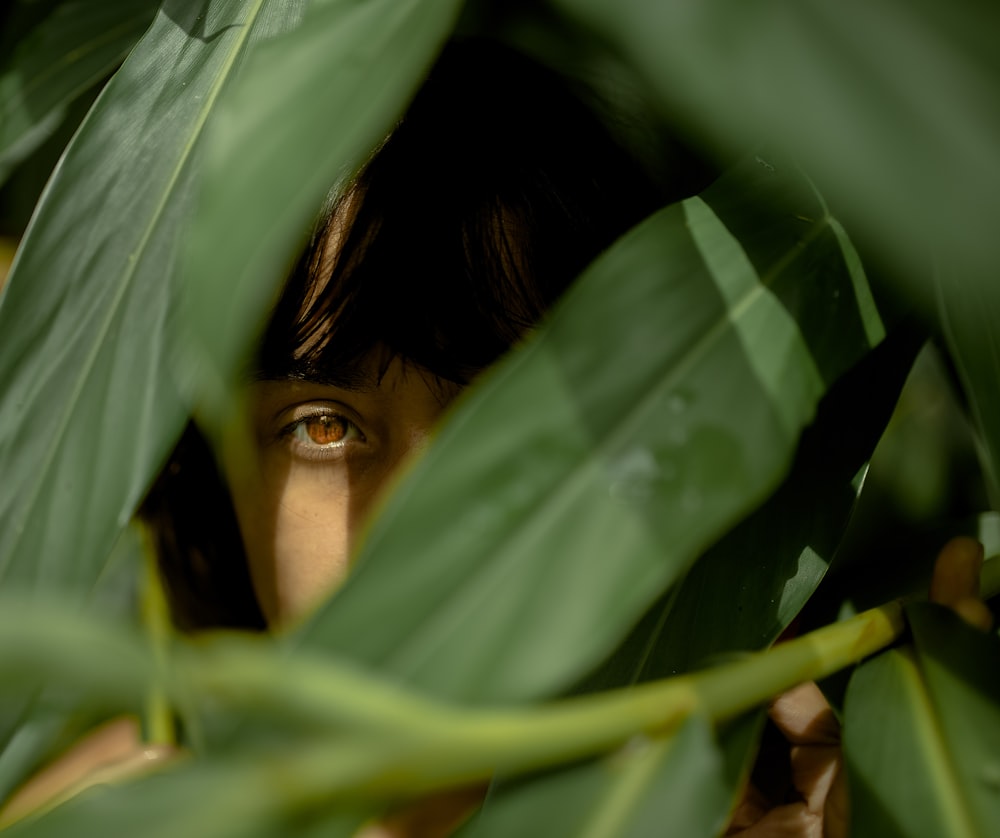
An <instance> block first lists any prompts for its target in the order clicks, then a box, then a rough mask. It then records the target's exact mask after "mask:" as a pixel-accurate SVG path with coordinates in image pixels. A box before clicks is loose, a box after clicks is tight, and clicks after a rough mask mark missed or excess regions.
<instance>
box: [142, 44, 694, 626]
mask: <svg viewBox="0 0 1000 838" xmlns="http://www.w3.org/2000/svg"><path fill="white" fill-rule="evenodd" d="M679 197H683V196H681V195H664V194H662V191H661V190H658V189H655V188H654V187H653V186H652V184H651V182H650V180H649V179H648V178H647V177H646V175H645V174H644V172H643V171H642V169H641V167H639V166H638V165H637V164H636V163H635V161H634V160H633V158H632V157H631V156H630V155H629V154H628V153H627V152H626V151H624V150H623V149H622V148H621V147H620V145H619V144H618V143H617V142H615V140H614V139H613V138H612V135H611V134H610V133H609V131H608V130H607V128H606V127H605V125H604V124H603V123H602V122H601V120H600V119H598V118H597V116H596V115H595V112H594V110H593V109H592V108H590V107H588V106H586V105H584V104H583V103H582V102H581V101H580V100H579V99H578V98H576V97H575V96H574V95H572V94H571V93H570V92H569V90H568V89H567V86H566V84H565V83H564V82H563V81H562V80H561V79H560V78H559V77H558V76H557V75H556V74H555V73H553V72H551V71H549V70H547V69H545V68H543V67H541V66H540V65H538V64H536V63H535V62H534V61H531V60H529V59H528V58H526V57H524V56H522V55H520V54H518V53H516V52H513V51H512V50H509V49H507V48H504V47H501V46H499V45H497V44H494V43H488V42H484V41H482V40H478V39H477V40H475V41H473V42H459V43H452V44H449V45H448V46H447V47H446V48H445V50H444V51H443V53H442V55H441V57H440V58H439V60H438V61H437V63H436V64H435V66H434V68H433V70H432V71H431V73H430V75H429V77H428V79H427V81H426V82H425V83H424V85H423V87H422V88H421V89H420V91H419V93H418V94H417V96H416V97H415V99H414V101H413V102H412V104H411V106H410V108H409V109H408V111H407V113H406V115H405V117H404V118H403V119H402V120H401V121H400V122H399V124H398V125H397V126H396V128H395V129H394V130H393V131H392V133H391V134H390V136H389V137H388V138H387V139H386V140H385V142H384V143H383V144H382V145H381V146H380V147H379V148H378V149H377V150H376V151H375V152H374V153H373V155H372V156H371V158H370V159H369V161H368V162H367V164H366V165H365V166H364V167H363V168H362V170H361V171H360V173H359V174H358V175H357V176H356V177H355V178H354V180H353V181H351V182H350V183H349V184H348V185H347V186H346V188H344V189H342V190H341V191H340V192H339V194H337V195H336V196H335V198H334V199H333V200H332V201H331V203H330V206H329V208H328V210H327V211H326V212H325V213H324V214H323V216H322V217H321V219H320V220H319V222H318V224H317V226H316V229H315V231H314V233H313V235H312V237H311V238H310V240H309V242H308V244H307V246H306V248H305V250H304V252H303V254H302V256H301V258H300V259H299V261H298V264H297V266H296V268H295V269H294V270H293V271H292V273H291V275H290V277H289V279H288V280H287V283H286V286H285V288H284V291H283V293H282V295H281V297H280V299H279V301H278V303H277V305H276V307H275V310H274V312H273V315H272V317H271V320H270V322H269V324H268V326H267V328H266V330H265V332H264V336H263V339H262V341H261V345H260V346H261V348H260V352H259V356H258V359H257V367H258V369H257V375H258V376H261V377H265V378H279V377H288V376H293V377H295V376H302V377H328V375H329V371H330V370H336V369H338V368H339V367H343V366H345V365H350V364H353V363H354V362H358V361H360V360H361V359H362V358H364V357H365V356H367V355H368V353H369V352H371V351H372V350H373V349H375V348H376V347H379V348H382V349H384V350H385V355H384V363H385V364H386V365H387V364H388V362H389V360H391V358H392V357H395V356H398V357H401V358H403V359H405V360H406V361H407V362H408V363H412V364H415V365H417V366H419V367H421V368H423V369H424V370H427V371H428V372H430V373H432V374H433V375H434V376H437V377H438V378H441V379H446V380H448V381H453V382H457V383H460V384H465V383H467V382H468V381H469V380H470V379H471V378H472V377H473V376H474V375H475V374H476V373H477V372H478V371H479V370H481V369H483V368H484V367H486V366H488V365H489V364H491V363H493V362H494V361H495V360H496V359H497V358H498V357H499V356H500V355H501V354H502V353H504V352H505V351H506V350H507V349H509V348H510V346H511V345H512V344H513V343H515V342H516V341H517V340H518V339H519V337H521V336H522V335H523V334H524V332H525V330H526V329H529V328H531V327H532V326H533V325H535V324H536V323H537V322H538V320H539V318H540V317H542V315H543V314H544V313H545V312H546V310H547V309H548V308H549V307H550V306H551V305H552V303H553V302H554V301H555V300H556V298H557V297H558V296H559V295H560V294H561V293H562V292H563V291H564V290H565V289H566V287H567V286H568V285H569V283H570V282H571V281H572V280H573V279H574V277H575V276H576V275H577V274H578V273H579V272H580V271H581V270H582V269H583V268H584V267H585V266H586V265H587V264H588V263H589V262H590V261H591V260H592V259H593V258H594V257H595V256H596V255H597V254H598V253H600V251H601V250H603V249H604V248H606V247H607V246H608V245H609V244H610V243H611V242H612V241H613V240H614V239H615V238H617V237H618V236H619V235H621V234H622V233H623V232H624V231H625V230H627V229H628V228H629V227H630V226H632V225H633V224H634V223H636V222H637V221H638V220H640V219H641V218H642V217H644V216H645V215H647V214H648V213H649V212H650V211H652V210H653V209H655V208H656V207H657V206H658V205H659V204H661V203H663V202H665V200H667V199H671V200H676V199H677V198H679ZM143 513H144V516H145V517H146V519H147V520H149V521H151V522H152V523H153V525H154V527H153V528H154V530H155V531H156V532H157V533H158V539H159V547H160V551H161V564H162V569H163V574H164V577H165V579H166V580H167V587H168V593H169V596H170V599H171V603H172V606H173V608H174V613H175V615H176V619H177V621H178V623H179V625H180V626H181V627H183V628H189V629H191V628H200V627H208V626H218V625H226V626H233V627H236V626H239V627H261V626H263V618H262V617H261V614H260V611H259V608H258V607H257V605H256V601H255V599H254V597H253V593H252V588H251V585H250V581H249V573H248V570H247V567H246V561H245V557H244V555H243V550H242V545H241V543H240V539H239V533H238V529H237V527H236V524H235V517H234V514H233V512H232V506H231V502H230V501H229V498H228V493H227V491H226V489H225V488H224V486H223V483H222V481H221V479H220V478H219V476H218V474H216V473H215V470H214V464H213V460H212V456H211V453H210V451H209V450H208V447H207V446H206V445H205V443H204V442H203V441H201V439H200V438H199V436H198V434H197V432H196V431H195V430H194V429H193V428H189V429H188V431H187V432H186V434H185V436H184V438H183V439H182V441H181V443H180V444H179V446H178V448H177V451H176V452H175V456H174V458H173V460H172V461H171V464H170V465H169V466H168V467H167V469H166V470H165V471H164V473H163V475H162V476H161V478H160V479H159V481H158V482H157V485H156V486H155V487H154V490H153V491H152V492H151V494H150V497H149V498H148V500H147V502H146V504H145V506H144V510H143Z"/></svg>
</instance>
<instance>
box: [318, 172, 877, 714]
mask: <svg viewBox="0 0 1000 838" xmlns="http://www.w3.org/2000/svg"><path fill="white" fill-rule="evenodd" d="M786 178H787V179H790V180H791V182H792V184H794V185H793V186H792V187H791V189H790V196H791V197H788V195H789V188H788V187H787V186H775V185H772V183H773V181H774V180H779V181H781V182H782V183H783V184H784V183H786V182H787V181H786V180H785V179H786ZM797 183H798V181H796V175H795V173H794V172H793V171H785V172H781V173H779V172H778V171H776V169H775V167H774V166H773V165H771V164H770V163H766V162H764V161H761V162H760V163H752V164H751V166H750V167H749V168H746V167H744V168H741V169H740V170H739V171H738V172H736V173H735V174H733V175H732V176H731V177H730V178H728V179H725V180H723V181H721V182H720V183H719V184H717V185H715V186H713V187H712V188H711V189H710V190H709V191H708V192H706V193H705V196H704V198H695V199H691V200H689V201H685V202H683V203H681V204H678V205H675V206H673V207H670V208H668V209H666V210H664V211H662V212H661V213H658V214H657V215H655V216H654V217H653V218H651V219H649V220H648V221H647V222H645V223H644V224H642V225H640V227H638V228H637V229H636V230H634V231H633V232H632V233H630V234H629V235H627V236H626V237H624V238H623V239H622V240H621V241H620V242H619V243H618V244H617V245H615V246H614V247H613V248H612V249H611V250H610V251H608V253H606V254H605V255H604V256H603V257H602V258H601V259H599V260H598V261H597V262H596V263H595V264H594V265H593V266H592V267H591V269H589V270H588V271H587V272H586V273H585V274H584V276H583V277H582V278H581V281H580V282H579V284H578V285H577V286H576V287H575V288H574V289H573V290H572V291H571V292H570V293H569V295H568V297H567V299H566V300H565V303H564V305H562V306H561V307H560V308H559V310H558V311H557V312H556V315H555V316H554V317H553V318H552V320H551V322H550V323H549V324H548V328H547V330H546V331H545V332H544V333H543V334H542V335H541V337H540V338H539V339H538V340H536V341H534V342H533V343H531V345H529V346H528V347H527V348H526V349H525V350H523V351H521V352H520V353H517V354H516V355H515V357H512V358H511V359H510V361H509V362H508V363H506V364H504V365H503V366H502V367H501V368H500V369H498V370H496V371H495V372H493V373H491V374H490V375H488V376H487V378H486V380H485V381H483V383H482V386H481V387H479V388H477V390H476V392H475V393H471V394H470V395H469V396H468V398H466V399H465V400H464V401H463V403H462V404H461V407H460V409H459V410H458V411H456V414H455V415H454V417H453V420H452V421H451V422H450V423H449V424H448V425H447V427H445V428H444V429H443V430H442V432H441V435H440V437H439V439H438V441H437V444H436V445H435V446H434V447H433V449H432V451H431V452H430V454H429V456H427V457H426V458H425V459H424V460H422V461H421V462H420V463H419V464H418V465H417V467H416V468H415V469H413V471H412V472H411V474H410V479H409V480H408V481H407V482H406V483H405V484H404V485H403V486H401V487H400V490H399V491H398V492H397V493H396V494H395V495H394V497H393V499H392V501H391V502H390V503H389V504H388V506H387V508H386V509H385V510H384V513H383V515H382V516H381V517H380V518H379V520H378V522H377V523H376V524H375V526H374V528H373V530H372V532H371V534H370V536H369V538H368V541H367V543H366V544H365V549H364V551H363V553H362V556H361V558H360V560H359V566H358V569H357V571H356V572H355V573H354V574H353V575H352V577H351V578H350V579H349V581H348V583H347V585H346V587H345V588H344V589H343V590H342V591H341V592H340V593H339V594H338V595H337V596H336V597H335V598H334V600H333V602H332V603H331V604H330V605H329V607H328V608H326V610H325V611H323V612H322V613H321V614H320V615H319V617H318V618H317V619H316V620H314V621H313V623H312V624H311V626H310V627H309V628H308V629H307V634H308V635H309V636H310V638H311V639H312V640H313V641H315V642H321V643H323V644H324V645H326V646H327V647H328V648H333V649H336V650H338V651H340V652H342V653H343V654H345V655H348V656H351V657H354V658H356V659H359V660H363V661H366V662H368V663H370V664H373V665H377V666H379V667H382V668H385V669H387V670H388V671H390V672H391V673H393V675H394V676H395V677H399V678H405V679H413V680H415V681H416V682H418V683H419V684H420V685H421V686H422V687H424V688H426V689H428V690H432V691H434V692H437V693H441V694H445V695H449V696H452V697H456V696H462V697H463V698H467V699H468V698H474V699H479V700H483V699H486V698H490V699H493V700H512V699H523V698H526V697H528V696H533V695H538V694H540V693H545V692H550V691H553V690H559V689H564V688H565V687H566V686H568V682H569V681H571V680H573V679H574V678H578V677H580V675H582V673H583V671H584V670H585V669H586V668H588V667H590V666H593V665H594V664H595V663H596V662H597V661H598V660H599V659H600V658H601V657H602V656H604V655H606V654H607V653H608V652H609V651H610V648H611V647H612V646H613V645H614V644H616V643H618V642H619V641H620V640H621V637H622V635H623V634H624V633H625V632H626V631H627V630H628V628H629V626H630V625H631V624H632V623H633V622H634V621H635V620H636V619H637V618H638V616H639V615H640V614H641V612H642V611H643V610H644V609H645V608H647V607H648V606H649V604H650V603H651V602H652V600H653V599H655V598H656V597H657V596H658V595H659V594H660V593H661V592H662V591H663V590H664V589H665V588H666V586H667V585H668V584H669V583H670V582H671V581H673V580H674V579H676V578H677V576H678V574H679V573H681V572H683V571H684V570H685V569H686V568H687V566H688V564H689V563H690V562H691V561H692V559H693V558H694V557H695V556H696V555H697V554H698V553H699V552H700V551H701V550H703V549H704V548H705V547H707V546H708V544H709V543H710V542H711V541H712V540H713V539H715V538H716V537H717V536H718V535H719V534H720V532H722V531H723V530H724V529H725V528H726V527H727V526H729V525H731V524H732V523H733V521H734V520H735V519H738V518H739V516H740V515H742V514H745V513H746V511H747V510H748V509H749V508H750V507H752V506H753V505H754V504H756V503H759V502H760V500H761V499H762V497H763V496H765V495H766V494H767V493H768V492H769V491H770V490H771V489H772V488H773V487H774V485H775V483H776V482H778V481H779V480H780V478H781V477H782V476H783V473H784V470H785V469H786V468H787V465H788V462H789V461H790V459H791V456H792V453H793V452H794V450H795V446H796V443H797V440H798V435H799V432H800V431H801V429H802V428H803V426H804V425H806V424H807V423H808V422H809V421H810V420H811V419H812V415H813V411H814V408H815V405H816V402H817V401H818V399H819V397H820V396H821V395H822V393H823V391H824V389H825V384H824V380H823V378H824V376H825V377H826V378H827V379H831V380H832V379H833V378H834V377H835V376H836V375H838V374H840V373H842V372H843V371H844V370H846V369H847V368H848V367H849V366H850V365H851V363H852V362H853V361H856V360H857V359H858V358H860V357H862V356H863V355H864V354H866V353H867V352H868V351H869V349H870V345H871V343H872V342H875V341H877V340H878V339H879V338H880V337H881V334H882V326H881V323H880V321H879V320H878V316H877V314H876V313H875V311H874V306H872V305H871V298H870V296H869V294H868V291H867V285H866V283H865V280H864V276H863V274H862V273H861V271H860V269H859V268H858V266H857V265H856V264H854V260H853V251H851V250H850V248H849V247H848V248H847V249H846V250H845V249H843V248H845V241H844V239H843V238H842V236H841V235H840V233H839V229H838V225H836V223H835V222H834V221H832V219H830V218H829V216H828V215H827V214H826V213H825V211H824V209H823V207H822V206H821V205H820V204H819V203H818V202H817V201H816V199H815V197H814V196H813V195H811V194H810V193H809V192H808V190H805V191H804V190H803V189H802V188H801V187H799V186H798V185H797ZM762 195H766V196H767V198H766V199H762V200H761V202H759V203H758V202H757V201H755V200H754V196H762ZM775 195H782V196H785V200H783V201H781V202H780V203H778V204H777V205H775V204H772V203H771V202H770V200H769V199H770V198H772V197H774V196H775ZM803 201H805V202H806V204H805V206H803V205H802V202H803ZM715 206H718V207H719V208H720V213H722V216H724V217H725V219H726V221H725V223H724V222H723V220H722V217H720V215H716V214H715V213H714V212H713V211H712V207H715ZM746 219H750V221H747V220H746ZM754 220H755V223H754ZM738 223H739V224H740V225H742V227H741V229H744V230H747V229H749V230H751V231H752V233H748V234H747V236H746V238H747V241H748V249H747V250H745V249H744V248H743V246H742V244H741V241H740V240H737V239H736V238H734V237H733V236H732V234H731V233H730V232H729V228H732V227H737V226H738ZM845 266H849V267H845ZM796 278H799V279H800V280H801V283H802V284H801V288H797V287H796V286H795V281H796ZM774 288H778V289H782V290H781V293H780V294H777V293H775V292H774V291H773V290H772V289H774ZM786 306H788V307H791V311H793V312H794V317H793V315H792V313H790V308H788V307H786ZM817 308H818V309H819V310H820V311H821V312H825V313H826V314H827V315H828V316H838V317H845V318H846V319H847V321H848V322H853V323H855V324H856V326H857V327H856V328H853V327H852V328H853V331H852V329H850V328H845V330H844V337H845V339H844V341H843V343H842V344H840V345H839V346H838V349H837V352H836V353H835V354H832V355H830V356H829V357H828V358H827V359H825V360H824V366H825V368H824V369H823V370H822V371H821V370H819V369H818V368H817V365H816V363H815V361H814V359H813V356H812V354H811V353H810V351H809V348H808V347H807V345H806V342H805V341H804V340H803V338H802V334H801V333H800V331H799V329H798V327H797V325H796V319H800V320H804V321H805V322H814V321H815V319H816V318H817V317H818V316H819V315H818V314H816V309H817ZM852 334H853V336H854V339H853V340H848V339H847V336H849V335H852ZM827 361H829V366H826V364H827ZM470 489H474V490H473V491H470ZM735 596H738V592H737V591H730V592H728V593H726V594H720V597H722V598H723V599H728V600H729V601H731V600H732V599H733V598H734V597H735ZM373 614H387V615H388V614H391V615H393V618H392V620H373V619H372V615H373Z"/></svg>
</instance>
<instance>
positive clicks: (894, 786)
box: [844, 605, 1000, 838]
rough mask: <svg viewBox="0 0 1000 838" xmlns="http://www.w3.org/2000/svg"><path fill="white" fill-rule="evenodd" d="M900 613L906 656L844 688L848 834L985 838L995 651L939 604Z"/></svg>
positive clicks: (997, 701) (991, 787)
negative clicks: (909, 644) (907, 637)
mask: <svg viewBox="0 0 1000 838" xmlns="http://www.w3.org/2000/svg"><path fill="white" fill-rule="evenodd" d="M907 613H908V617H909V620H910V625H911V627H912V628H913V635H914V643H915V648H914V649H908V648H907V649H898V650H892V651H889V652H887V653H885V654H883V655H880V656H879V657H877V658H875V659H874V660H871V661H869V662H868V663H866V664H864V665H863V666H862V667H861V668H860V669H859V670H858V671H857V672H856V673H855V675H854V677H853V678H852V680H851V683H850V686H849V687H848V693H847V703H846V707H845V713H846V715H845V722H844V747H845V757H846V760H847V766H848V769H849V773H848V778H849V783H850V794H851V813H852V814H851V818H852V831H851V834H852V835H854V836H858V838H865V837H866V836H880V838H882V836H894V835H898V836H907V838H910V837H911V836H912V837H913V838H919V837H920V836H927V837H928V838H931V836H934V838H936V837H937V836H941V835H948V836H956V838H959V837H961V838H973V836H976V838H979V836H982V838H986V836H990V835H993V834H994V832H995V831H996V824H997V822H998V818H1000V759H998V757H997V754H998V753H1000V645H998V642H997V639H996V637H995V636H990V635H986V634H983V633H981V632H977V631H975V630H974V629H971V628H969V627H968V626H966V625H964V624H963V623H961V621H960V620H959V619H958V618H957V617H956V616H955V615H954V614H951V613H950V612H947V611H945V610H944V609H943V608H940V607H938V606H929V605H923V606H913V607H911V608H910V609H908V612H907Z"/></svg>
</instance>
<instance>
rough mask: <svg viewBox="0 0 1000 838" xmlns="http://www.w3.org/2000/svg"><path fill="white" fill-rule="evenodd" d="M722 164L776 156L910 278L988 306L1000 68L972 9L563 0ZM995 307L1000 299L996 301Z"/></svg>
mask: <svg viewBox="0 0 1000 838" xmlns="http://www.w3.org/2000/svg"><path fill="white" fill-rule="evenodd" d="M556 7H557V8H559V9H560V10H562V11H564V12H565V13H566V14H567V15H569V16H571V17H572V18H574V19H576V20H577V21H579V22H582V23H583V24H585V25H586V26H587V27H588V28H590V29H592V30H594V31H597V32H600V33H601V34H602V35H603V36H604V37H605V38H606V39H607V40H608V41H609V42H610V43H611V44H612V45H613V47H614V48H615V49H616V50H617V51H618V52H619V53H620V54H622V55H624V56H625V58H626V60H627V61H628V62H630V63H631V64H633V65H634V66H636V67H637V68H638V69H639V70H640V71H641V72H642V73H643V74H644V75H645V77H646V78H647V79H648V80H649V82H650V83H651V85H652V86H653V87H654V89H655V90H656V92H657V93H658V94H659V97H660V99H661V101H662V102H663V104H664V105H665V106H667V107H669V108H670V109H672V110H673V111H674V112H675V113H676V114H678V118H679V119H680V120H683V121H686V122H687V124H688V127H689V130H690V131H693V132H697V133H698V134H699V135H701V136H703V137H704V138H705V139H706V140H707V142H709V143H711V144H713V145H715V146H716V147H717V148H722V149H727V150H730V151H731V150H733V149H737V150H741V149H743V148H745V147H747V146H748V145H750V144H753V143H757V142H761V141H766V142H779V143H781V148H782V149H783V150H784V151H786V152H787V151H790V152H791V153H793V154H794V155H795V156H796V158H797V159H799V160H800V161H801V162H802V164H803V165H805V166H806V167H807V169H808V170H809V172H810V173H811V175H812V176H813V177H815V178H816V179H817V181H818V182H819V183H820V185H821V188H822V189H823V191H824V194H827V195H828V197H829V198H830V199H831V200H832V201H834V202H835V204H836V206H837V207H838V215H840V216H841V217H842V218H843V219H844V220H845V221H846V222H848V224H849V227H850V229H852V230H855V231H857V230H864V231H865V234H866V237H868V238H869V240H871V241H874V242H876V243H877V244H878V246H879V247H880V248H881V250H882V253H884V254H885V255H887V256H889V257H890V258H891V259H892V260H893V261H894V264H895V265H896V266H897V267H898V268H899V273H900V275H902V276H906V277H907V278H908V281H907V287H908V288H909V289H911V290H912V289H915V288H919V290H922V291H924V292H927V291H929V288H927V287H921V286H920V285H919V284H918V283H917V282H916V281H915V280H916V279H917V278H919V277H924V278H925V279H926V278H927V277H928V272H927V265H928V262H929V259H928V254H934V257H935V258H940V259H941V260H942V264H944V265H947V266H948V267H949V268H953V269H954V272H955V274H956V275H957V276H958V277H959V279H960V280H961V281H962V282H963V283H965V282H974V283H977V284H978V286H979V287H980V288H981V289H982V291H983V293H986V294H991V295H994V294H995V293H996V283H995V282H994V281H993V277H994V276H995V270H996V265H997V262H998V257H1000V252H998V240H997V237H996V235H995V232H994V231H995V230H996V229H997V227H998V225H1000V154H998V153H997V143H996V137H997V135H998V131H1000V110H998V109H997V107H996V91H997V86H998V83H1000V65H998V64H997V61H996V49H995V43H994V40H993V39H992V38H991V37H990V36H989V34H988V33H991V32H996V31H997V27H998V25H1000V8H998V7H997V6H996V4H992V3H982V2H978V0H958V2H954V3H947V4H945V3H939V2H934V0H884V1H883V2H880V3H877V4H873V3H866V2H864V0H853V1H852V0H848V2H846V3H838V4H831V3H829V2H826V0H802V1H801V2H795V3H789V2H783V1H782V0H759V2H755V3H739V2H732V0H677V2H671V3H668V4H662V3H651V2H649V0H625V2H619V0H559V2H557V3H556ZM994 299H995V297H994Z"/></svg>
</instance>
